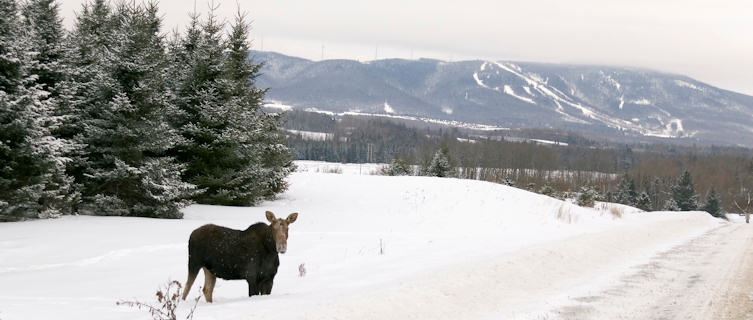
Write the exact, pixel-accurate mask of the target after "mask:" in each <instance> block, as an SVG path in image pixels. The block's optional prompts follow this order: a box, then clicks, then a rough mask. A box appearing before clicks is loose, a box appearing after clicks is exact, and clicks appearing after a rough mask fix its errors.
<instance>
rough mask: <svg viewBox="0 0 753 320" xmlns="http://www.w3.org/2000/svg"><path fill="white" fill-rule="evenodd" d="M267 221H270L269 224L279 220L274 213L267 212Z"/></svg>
mask: <svg viewBox="0 0 753 320" xmlns="http://www.w3.org/2000/svg"><path fill="white" fill-rule="evenodd" d="M267 220H269V222H275V220H277V218H275V214H274V213H272V211H267Z"/></svg>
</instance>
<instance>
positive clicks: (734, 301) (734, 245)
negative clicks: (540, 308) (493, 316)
mask: <svg viewBox="0 0 753 320" xmlns="http://www.w3.org/2000/svg"><path fill="white" fill-rule="evenodd" d="M751 229H753V228H751V227H750V225H744V224H726V225H723V226H721V227H718V228H715V229H713V230H710V231H708V232H706V233H704V234H703V235H701V236H699V237H696V238H694V239H692V240H690V241H687V242H685V243H683V244H681V245H678V246H676V247H674V248H672V249H670V250H668V251H664V252H661V253H659V254H657V255H655V256H654V257H653V258H652V259H651V260H650V261H649V262H648V263H646V264H642V265H638V266H635V267H634V268H633V269H634V271H633V272H632V273H630V274H629V275H627V276H624V277H623V278H622V279H621V280H620V283H619V284H618V285H615V286H613V287H610V288H607V289H605V290H603V291H602V292H601V293H599V294H596V295H589V296H581V297H578V298H575V299H573V303H572V304H570V305H568V306H565V307H562V308H558V309H557V310H555V311H553V312H552V314H551V317H550V318H554V319H699V320H700V319H753V307H751V305H752V304H753V303H752V301H751V297H750V294H751V293H753V291H751V290H750V289H751V287H752V286H753V283H750V281H743V280H744V279H747V280H750V279H751V278H753V271H751V268H752V267H753V265H751V264H752V263H753V259H751V257H750V255H751V253H753V232H751ZM746 275H747V278H746ZM740 286H742V288H738V287H740ZM746 298H747V299H746ZM746 300H747V301H746ZM746 304H747V306H746Z"/></svg>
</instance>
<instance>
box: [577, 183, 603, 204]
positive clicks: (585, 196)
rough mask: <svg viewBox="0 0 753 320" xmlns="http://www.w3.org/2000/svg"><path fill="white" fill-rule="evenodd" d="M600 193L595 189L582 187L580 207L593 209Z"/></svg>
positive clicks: (579, 196) (579, 199)
mask: <svg viewBox="0 0 753 320" xmlns="http://www.w3.org/2000/svg"><path fill="white" fill-rule="evenodd" d="M598 196H599V193H598V192H597V191H596V189H594V188H593V187H581V188H580V193H579V194H578V205H579V206H581V207H589V208H593V207H594V205H595V204H596V198H597V197H598Z"/></svg>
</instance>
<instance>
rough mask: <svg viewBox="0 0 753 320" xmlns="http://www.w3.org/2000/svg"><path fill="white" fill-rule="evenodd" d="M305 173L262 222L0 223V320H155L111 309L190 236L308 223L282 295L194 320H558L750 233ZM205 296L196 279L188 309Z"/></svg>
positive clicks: (223, 285)
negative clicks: (710, 242)
mask: <svg viewBox="0 0 753 320" xmlns="http://www.w3.org/2000/svg"><path fill="white" fill-rule="evenodd" d="M298 164H299V172H296V173H294V174H292V175H291V176H290V178H289V179H288V181H289V184H290V189H289V190H288V191H287V192H286V193H284V194H282V195H280V197H279V199H278V200H275V201H270V202H266V203H263V204H262V205H260V206H259V207H255V208H238V207H218V206H204V205H194V206H191V207H188V208H186V209H185V210H184V212H185V219H183V220H156V219H144V218H120V217H91V216H71V217H64V218H61V219H56V220H43V221H29V222H20V223H5V224H0V319H2V320H16V319H149V318H150V317H149V315H148V314H147V313H146V312H144V311H139V310H136V309H132V308H128V307H124V306H116V304H115V302H116V301H118V300H139V301H142V302H149V303H152V302H153V301H154V293H155V291H156V289H157V288H158V287H159V286H160V285H163V284H164V283H165V282H167V281H168V280H169V279H172V280H178V281H180V282H181V283H183V282H184V281H185V278H186V262H187V248H186V247H187V239H188V236H189V234H190V232H191V231H192V230H193V229H195V228H197V227H199V226H201V225H203V224H206V223H214V224H219V225H223V226H227V227H231V228H236V229H245V228H246V227H248V226H249V225H250V224H252V223H254V222H257V221H265V219H264V212H265V211H266V210H270V211H273V212H274V213H275V214H276V215H277V216H282V217H285V216H287V215H288V214H289V213H292V212H298V213H299V216H298V220H297V221H296V222H295V223H294V224H292V225H291V229H290V238H289V240H288V252H287V253H286V254H284V255H280V261H281V264H280V268H279V271H278V275H277V277H276V278H275V285H274V288H273V290H272V294H271V295H269V296H263V297H259V296H255V297H253V298H249V297H247V288H246V286H247V285H246V283H245V281H224V280H218V282H217V285H216V287H215V290H214V301H215V302H214V303H212V304H208V303H206V302H204V301H203V300H202V301H201V302H200V303H199V306H198V308H197V310H196V314H195V319H557V318H560V317H562V316H561V315H562V313H561V312H560V311H558V310H562V309H561V308H563V307H567V306H570V305H573V304H574V303H577V300H574V299H576V298H577V297H587V296H593V295H597V294H599V293H600V292H602V291H603V290H606V289H608V288H610V287H612V286H615V285H619V284H620V281H622V280H621V279H624V277H625V275H628V274H630V273H631V272H634V267H635V266H637V265H642V264H646V263H648V262H650V261H651V259H652V257H654V256H655V255H657V254H658V253H661V252H665V251H667V250H671V249H672V248H675V247H677V246H680V245H682V244H684V243H687V242H688V241H692V240H693V239H696V238H698V237H701V236H703V235H704V234H708V233H709V232H712V231H713V230H717V229H719V228H729V226H730V225H738V226H744V224H740V222H741V221H740V220H739V219H736V220H735V221H734V222H732V223H730V222H725V221H722V220H719V219H714V218H712V217H711V216H709V215H708V214H706V213H701V212H692V213H687V212H683V213H669V212H651V213H644V212H640V211H639V210H637V209H633V208H630V207H624V206H612V205H609V204H603V205H601V204H600V205H597V209H587V208H580V207H578V206H575V205H573V204H571V203H565V202H562V201H559V200H556V199H553V198H549V197H546V196H542V195H538V194H534V193H530V192H527V191H523V190H520V189H516V188H511V187H507V186H503V185H498V184H493V183H486V182H480V181H470V180H457V179H442V178H430V177H386V176H376V175H371V174H372V173H373V172H375V171H377V170H378V169H379V167H380V165H337V164H326V163H316V162H299V163H298ZM337 168H339V169H337ZM329 172H338V173H329ZM743 222H744V221H743ZM300 264H305V268H306V269H307V273H306V275H305V276H304V277H299V272H298V266H299V265H300ZM201 285H203V274H201V273H200V275H199V277H198V278H197V282H196V284H195V285H194V287H193V289H192V291H191V294H190V296H191V297H196V296H198V295H199V292H200V291H199V289H198V287H199V286H201ZM644 296H645V295H644ZM644 298H645V297H644ZM186 305H187V303H185V304H184V305H182V306H181V312H185V311H186ZM576 318H578V317H576Z"/></svg>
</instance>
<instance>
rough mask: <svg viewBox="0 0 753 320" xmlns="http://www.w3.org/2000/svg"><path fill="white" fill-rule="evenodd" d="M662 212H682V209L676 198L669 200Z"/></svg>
mask: <svg viewBox="0 0 753 320" xmlns="http://www.w3.org/2000/svg"><path fill="white" fill-rule="evenodd" d="M662 210H664V211H680V207H679V206H678V205H677V201H675V199H674V198H669V199H667V201H666V202H664V207H662Z"/></svg>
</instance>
